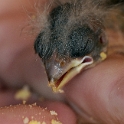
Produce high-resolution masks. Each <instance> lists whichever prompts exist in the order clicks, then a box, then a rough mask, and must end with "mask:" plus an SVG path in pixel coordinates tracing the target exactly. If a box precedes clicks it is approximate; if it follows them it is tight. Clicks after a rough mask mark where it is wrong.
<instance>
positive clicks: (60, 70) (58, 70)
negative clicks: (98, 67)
mask: <svg viewBox="0 0 124 124" xmlns="http://www.w3.org/2000/svg"><path fill="white" fill-rule="evenodd" d="M92 63H93V59H92V57H90V56H84V57H83V58H82V59H73V60H70V61H65V62H64V63H61V62H60V61H56V59H55V57H53V58H52V59H50V60H49V61H47V62H45V63H44V65H45V68H46V73H47V76H48V81H49V86H50V87H51V88H52V90H53V91H54V92H62V91H63V90H62V87H63V86H64V85H65V84H67V83H68V82H69V81H70V80H71V79H72V78H73V77H74V76H76V75H77V74H78V73H80V72H81V71H82V70H83V69H85V68H86V67H88V65H91V64H92Z"/></svg>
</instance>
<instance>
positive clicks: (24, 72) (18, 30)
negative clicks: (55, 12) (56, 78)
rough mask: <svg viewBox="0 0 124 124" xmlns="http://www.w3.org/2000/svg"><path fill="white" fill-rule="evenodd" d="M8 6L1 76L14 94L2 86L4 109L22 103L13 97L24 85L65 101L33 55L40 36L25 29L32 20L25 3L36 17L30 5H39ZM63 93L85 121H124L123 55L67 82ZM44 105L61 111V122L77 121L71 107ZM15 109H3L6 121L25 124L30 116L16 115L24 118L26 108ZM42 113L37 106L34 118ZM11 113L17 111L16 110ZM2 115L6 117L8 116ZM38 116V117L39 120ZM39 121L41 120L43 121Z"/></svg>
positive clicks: (3, 20) (3, 10) (4, 13)
mask: <svg viewBox="0 0 124 124" xmlns="http://www.w3.org/2000/svg"><path fill="white" fill-rule="evenodd" d="M2 2H3V1H2ZM7 2H8V5H12V4H11V3H12V1H11V3H9V1H5V2H3V5H2V4H1V14H0V17H1V23H0V25H1V29H0V31H1V36H0V37H1V41H0V42H1V46H0V47H1V48H0V50H1V52H0V53H1V54H0V58H1V60H0V65H1V69H0V77H1V87H2V86H3V85H6V86H8V87H9V89H10V90H9V91H8V90H7V91H2V88H1V98H0V99H1V100H0V101H1V103H0V104H1V106H5V105H11V104H16V103H18V101H16V100H15V99H14V98H13V96H14V93H13V89H14V90H16V89H18V88H19V87H21V86H23V85H25V84H27V85H29V86H30V87H32V88H33V89H34V90H35V91H36V92H38V93H39V94H42V95H43V96H44V97H47V98H48V99H59V100H60V99H63V97H62V96H61V95H59V94H58V95H57V94H53V93H52V91H51V90H50V88H48V87H47V78H46V74H45V73H44V68H43V66H41V60H40V59H39V57H38V56H37V55H35V54H34V49H33V44H34V40H35V35H32V36H31V35H30V34H28V33H27V31H29V29H30V28H26V29H25V30H26V31H25V30H24V31H25V32H26V33H24V32H23V30H22V29H23V28H24V27H27V24H28V22H29V20H28V16H27V15H28V14H27V13H26V12H25V11H24V9H22V8H23V7H22V5H23V6H25V7H26V9H27V10H28V12H29V11H30V12H32V13H33V11H34V10H33V9H32V7H31V6H30V5H33V4H34V3H33V1H31V3H32V4H31V3H30V2H28V1H20V2H16V1H14V0H13V3H15V5H14V4H13V5H12V6H10V8H9V7H8V5H7ZM4 3H5V4H4ZM42 3H44V1H43V2H42ZM112 41H113V39H112ZM120 63H121V64H120ZM106 73H107V74H106ZM87 77H88V78H87ZM89 77H90V78H91V79H90V78H89ZM11 89H12V90H11ZM64 91H65V97H66V98H68V102H70V103H73V104H75V105H76V106H77V107H78V108H79V109H80V111H81V117H82V119H83V120H84V122H90V121H91V122H92V121H97V122H98V123H105V124H111V123H112V124H113V123H115V124H116V123H123V55H119V54H114V55H111V56H109V57H108V59H107V60H105V61H104V62H102V63H100V64H99V65H97V66H96V67H95V68H91V69H89V70H87V71H84V72H82V73H81V74H79V75H78V76H76V77H75V78H74V79H73V80H72V81H70V83H68V85H67V86H66V87H65V88H64ZM32 99H33V100H32V101H33V102H34V100H36V101H37V98H32ZM39 105H40V106H43V107H48V109H50V110H56V111H57V113H58V114H59V120H61V122H63V123H64V124H66V123H67V124H68V123H70V124H71V123H72V124H73V123H75V120H76V117H75V115H74V113H73V112H72V110H70V108H68V107H67V106H66V105H64V104H62V103H60V102H54V103H53V102H49V101H48V102H45V103H40V104H39ZM14 107H15V106H13V107H10V108H5V107H4V108H3V109H1V112H0V113H1V119H0V120H1V123H7V121H9V123H11V122H12V123H17V121H18V123H22V121H23V120H24V119H25V118H20V119H18V117H16V116H12V114H13V113H17V114H19V113H20V116H21V117H22V116H23V115H24V110H25V105H21V106H17V107H16V109H14ZM37 109H38V107H37V106H36V107H33V115H34V114H36V113H39V112H41V113H42V108H41V109H38V110H37ZM11 110H13V111H14V112H11ZM117 110H118V111H117ZM26 111H27V113H26V114H25V115H24V117H29V118H30V115H29V113H30V109H29V107H28V106H26ZM2 113H5V114H4V116H3V115H2ZM66 114H67V115H68V117H67V116H66ZM43 115H45V116H46V117H47V119H46V120H48V121H49V120H51V115H49V112H46V113H45V114H44V113H42V115H41V116H43ZM8 116H11V117H12V119H11V120H7V121H6V122H5V119H7V118H8ZM41 116H40V117H41ZM3 117H4V120H3ZM35 118H36V119H37V118H38V117H35ZM116 118H117V119H116ZM120 118H122V119H120ZM15 119H17V120H15ZM40 121H41V122H42V120H40Z"/></svg>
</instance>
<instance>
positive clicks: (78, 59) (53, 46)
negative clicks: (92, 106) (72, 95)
mask: <svg viewBox="0 0 124 124" xmlns="http://www.w3.org/2000/svg"><path fill="white" fill-rule="evenodd" d="M96 3H97V4H96ZM102 4H103V3H102V1H100V0H99V1H98V0H96V1H93V0H88V1H86V0H72V1H71V0H70V1H68V2H63V3H61V2H59V4H58V5H57V6H56V7H55V8H54V9H52V11H50V13H49V15H48V17H47V22H48V26H47V27H44V29H43V30H42V31H41V32H40V34H39V35H38V37H37V39H36V41H35V44H34V48H35V51H36V53H37V54H38V55H39V56H40V58H41V59H42V61H43V63H44V66H45V69H46V73H47V77H48V81H49V86H50V87H51V88H52V89H53V91H54V92H58V91H59V92H62V88H63V86H64V85H65V84H66V83H67V82H69V81H70V80H71V79H72V78H73V77H74V76H76V75H77V74H78V73H80V72H81V71H82V70H84V69H87V68H89V67H93V66H94V65H96V64H97V63H99V62H101V61H102V60H104V59H105V58H106V55H107V44H108V41H107V38H106V34H105V29H104V25H103V22H102V18H104V14H103V13H101V9H100V7H101V6H102ZM101 8H102V7H101ZM77 85H78V84H77Z"/></svg>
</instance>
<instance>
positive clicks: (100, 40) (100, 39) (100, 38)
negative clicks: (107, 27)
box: [99, 34, 107, 45]
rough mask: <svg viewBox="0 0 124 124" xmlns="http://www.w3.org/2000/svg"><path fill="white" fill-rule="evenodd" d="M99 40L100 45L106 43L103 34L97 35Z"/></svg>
mask: <svg viewBox="0 0 124 124" xmlns="http://www.w3.org/2000/svg"><path fill="white" fill-rule="evenodd" d="M99 42H100V44H102V45H105V44H106V43H107V39H106V36H105V34H102V35H101V36H100V37H99Z"/></svg>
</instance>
